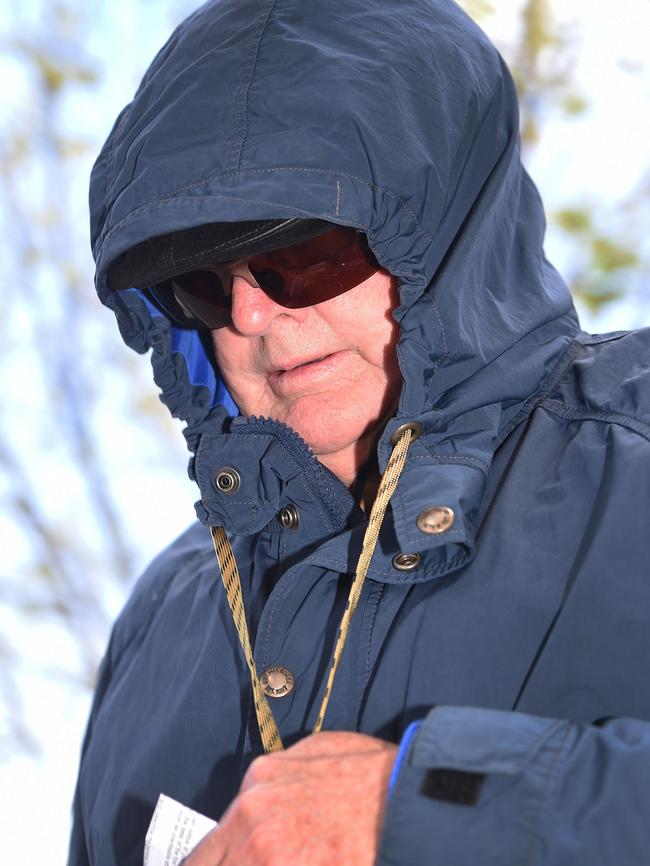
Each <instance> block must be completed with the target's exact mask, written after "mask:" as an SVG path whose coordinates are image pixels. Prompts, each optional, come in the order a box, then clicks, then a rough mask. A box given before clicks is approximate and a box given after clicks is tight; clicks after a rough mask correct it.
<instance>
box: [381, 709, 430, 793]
mask: <svg viewBox="0 0 650 866" xmlns="http://www.w3.org/2000/svg"><path fill="white" fill-rule="evenodd" d="M421 724H422V722H421V721H420V722H411V724H410V725H409V726H408V728H407V729H406V731H404V736H403V737H402V742H401V743H400V747H399V751H398V753H397V757H396V758H395V763H394V764H393V772H392V773H391V774H390V779H389V781H388V794H389V795H390V793H391V791H392V790H393V788H394V786H395V782H397V777H398V775H399V771H400V768H401V766H402V764H403V762H404V758H405V757H406V753H407V752H408V750H409V746H410V745H411V740H412V739H413V737H414V736H415V734H416V733H417V731H418V729H419V727H420V725H421Z"/></svg>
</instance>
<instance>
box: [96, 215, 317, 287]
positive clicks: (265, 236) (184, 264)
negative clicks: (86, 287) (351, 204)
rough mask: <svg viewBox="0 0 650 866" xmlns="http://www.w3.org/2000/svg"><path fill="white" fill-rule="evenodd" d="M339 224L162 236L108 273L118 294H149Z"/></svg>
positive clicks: (211, 228)
mask: <svg viewBox="0 0 650 866" xmlns="http://www.w3.org/2000/svg"><path fill="white" fill-rule="evenodd" d="M332 228H334V225H333V224H332V223H330V222H327V221H325V220H316V219H299V218H293V219H286V220H253V221H247V222H233V223H207V224H204V225H200V226H195V227H194V228H190V229H183V230H182V231H177V232H170V233H169V234H166V235H158V236H157V237H155V238H150V239H149V240H146V241H143V242H142V243H140V244H137V245H136V246H134V247H132V248H131V249H130V250H127V251H126V252H125V253H123V254H122V255H121V256H119V257H118V258H117V259H115V261H114V262H111V264H110V266H109V268H108V285H109V288H111V289H113V290H119V289H130V288H137V289H146V288H148V287H150V286H153V285H156V284H157V283H161V282H163V281H164V280H169V279H171V278H172V277H177V276H179V275H180V274H185V273H187V272H188V271H195V270H197V269H200V268H201V267H203V266H205V265H207V264H209V263H212V264H218V263H219V262H228V261H233V260H235V259H239V258H245V257H246V256H248V255H258V254H259V253H265V252H269V251H270V250H274V249H280V248H282V247H290V246H292V245H293V244H297V243H301V242H302V241H305V240H309V238H313V237H316V236H318V235H321V234H324V233H325V232H327V231H329V230H330V229H332Z"/></svg>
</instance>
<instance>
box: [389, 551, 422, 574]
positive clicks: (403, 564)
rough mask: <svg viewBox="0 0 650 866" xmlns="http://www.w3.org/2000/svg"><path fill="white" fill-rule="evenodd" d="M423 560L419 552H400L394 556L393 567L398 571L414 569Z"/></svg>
mask: <svg viewBox="0 0 650 866" xmlns="http://www.w3.org/2000/svg"><path fill="white" fill-rule="evenodd" d="M421 562H422V557H421V556H420V554H419V553H398V554H397V555H396V556H394V557H393V568H396V569H397V570H398V571H413V569H414V568H417V567H418V565H419V564H420V563H421Z"/></svg>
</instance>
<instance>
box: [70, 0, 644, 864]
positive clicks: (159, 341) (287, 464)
mask: <svg viewBox="0 0 650 866" xmlns="http://www.w3.org/2000/svg"><path fill="white" fill-rule="evenodd" d="M291 216H294V217H308V218H315V219H325V220H329V221H331V222H333V223H339V224H342V225H347V226H353V227H355V228H357V229H360V230H362V231H363V232H365V234H366V236H367V238H368V242H369V244H370V247H371V249H372V250H373V252H374V254H375V256H376V258H377V260H378V261H379V262H380V264H381V265H382V266H383V267H384V268H386V269H387V270H388V271H390V272H391V273H392V274H394V275H395V276H396V277H397V278H398V281H399V293H400V304H399V306H398V307H397V308H396V309H395V311H394V317H395V319H396V321H397V322H398V323H399V327H400V338H399V344H398V348H397V352H398V358H399V364H400V368H401V371H402V375H403V380H404V383H403V387H402V391H401V395H400V399H399V406H398V409H397V412H396V414H395V416H394V417H393V418H391V419H390V420H389V422H388V423H387V425H386V428H385V430H384V432H383V433H382V435H381V437H380V438H379V441H378V443H377V454H378V460H379V466H380V469H381V470H382V471H383V469H384V467H385V465H386V461H387V458H388V455H389V453H390V438H391V436H392V434H393V432H394V431H395V429H396V428H397V427H398V426H399V425H400V424H402V423H404V422H406V421H418V422H420V423H421V424H422V425H423V434H422V436H421V437H420V438H419V439H418V440H417V441H416V442H415V443H414V444H413V445H412V446H411V448H410V450H409V455H408V461H407V464H406V467H405V469H404V472H403V474H402V476H401V479H400V482H399V485H398V488H397V491H396V493H395V494H394V497H393V499H392V502H391V510H390V511H389V513H388V515H387V518H386V520H385V521H384V524H383V526H382V531H381V535H380V538H379V543H378V546H377V549H376V551H375V554H374V556H373V560H372V563H371V567H370V571H369V574H368V579H367V581H366V584H365V586H364V590H363V593H362V597H361V599H360V602H359V607H358V609H357V612H356V614H355V616H354V618H353V620H352V625H351V629H350V635H349V638H348V642H347V644H346V648H345V652H344V655H343V659H342V662H341V667H340V669H339V673H338V675H337V679H336V681H335V684H334V689H333V693H332V695H331V700H330V705H329V708H328V711H327V715H326V717H325V725H324V727H325V729H335V730H352V731H362V732H364V733H368V734H372V735H374V736H377V737H381V738H384V739H386V740H391V741H393V742H398V741H400V739H401V738H402V737H403V736H404V732H405V731H406V730H407V728H408V729H409V734H408V738H407V739H405V740H404V743H403V748H402V750H401V753H400V759H399V764H398V766H397V767H396V771H395V779H394V784H393V788H392V791H391V794H390V797H389V801H388V806H387V810H386V816H385V820H384V826H383V830H382V838H381V848H380V853H379V856H378V863H380V864H394V866H397V864H399V866H407V864H408V866H411V864H414V866H415V864H417V866H423V864H429V863H430V864H434V863H453V864H457V866H464V864H475V863H476V862H481V863H484V864H495V866H496V864H499V866H503V864H505V863H519V862H521V863H524V862H525V863H531V864H533V863H535V864H549V866H550V864H553V866H558V864H569V863H570V864H573V866H580V864H587V863H589V864H593V863H594V862H597V863H600V864H605V863H606V864H617V866H620V864H641V863H647V862H648V857H649V855H648V850H650V845H649V843H650V831H648V825H647V818H646V815H645V813H646V812H647V802H648V799H649V798H650V781H649V780H650V724H649V720H650V689H649V688H648V676H647V671H648V670H649V669H650V632H649V630H648V625H647V622H648V611H649V610H650V574H649V570H648V564H647V561H648V557H647V545H646V543H645V540H646V536H647V527H648V525H649V524H650V520H649V517H650V481H649V478H650V473H649V469H650V443H649V441H648V440H649V438H650V426H649V425H650V376H649V373H648V370H649V367H650V348H649V347H650V334H649V333H648V332H636V333H616V334H609V335H605V336H599V337H592V336H589V335H586V334H584V333H583V332H581V331H580V330H579V326H578V323H577V319H576V316H575V313H574V310H573V307H572V303H571V299H570V296H569V293H568V290H567V288H566V286H565V284H564V283H563V281H562V279H561V278H560V277H559V276H558V274H557V273H556V271H555V270H554V269H553V267H552V266H551V265H550V264H549V263H548V261H547V260H546V258H545V256H544V252H543V235H544V215H543V209H542V204H541V202H540V199H539V196H538V194H537V191H536V189H535V187H534V185H533V183H532V182H531V180H530V178H529V177H528V175H527V174H526V172H525V171H524V169H523V168H522V166H521V162H520V150H519V141H518V113H517V102H516V96H515V91H514V87H513V83H512V80H511V77H510V75H509V73H508V71H507V70H506V69H505V67H504V65H503V62H502V61H501V59H500V57H499V56H498V54H497V53H496V51H495V50H494V48H493V47H492V46H491V45H490V43H489V42H488V40H487V39H486V37H485V36H484V35H483V34H482V32H481V31H480V30H479V29H478V28H477V27H476V26H475V25H474V24H473V23H472V22H471V21H470V20H469V19H468V18H467V16H466V15H465V14H464V13H463V12H461V11H460V10H459V8H458V7H456V6H455V5H454V4H453V3H451V2H448V0H351V2H348V3H345V4H343V5H337V4H332V3H331V2H327V0H211V2H208V3H207V4H205V5H203V6H202V7H200V8H199V9H198V10H197V11H196V12H195V13H194V14H193V15H192V16H191V17H190V18H188V19H187V20H186V21H185V22H184V23H183V24H182V25H181V26H180V27H179V28H178V29H177V30H176V31H175V32H174V34H173V35H172V36H171V38H170V39H169V41H168V42H167V44H166V45H165V46H164V47H163V48H162V50H161V51H160V52H159V54H158V55H157V57H156V58H155V60H154V61H153V63H152V65H151V67H150V69H149V71H148V72H147V73H146V75H145V77H144V80H143V82H142V84H141V86H140V88H139V90H138V91H137V93H136V95H135V97H134V99H133V101H132V102H131V104H130V105H128V106H127V107H126V108H125V109H124V111H123V112H122V113H121V115H120V116H119V118H118V120H117V122H116V124H115V126H114V128H113V130H112V132H111V134H110V136H109V138H108V141H107V143H106V145H105V146H104V148H103V150H102V152H101V154H100V156H99V158H98V160H97V163H96V165H95V168H94V171H93V175H92V183H91V217H92V246H93V252H94V256H95V260H96V264H97V276H96V283H97V289H98V293H99V296H100V298H101V300H102V301H103V302H104V303H105V304H106V305H107V306H109V307H111V308H112V309H113V310H114V311H115V314H116V317H117V321H118V324H119V327H120V330H121V333H122V335H123V337H124V340H125V341H126V343H127V344H128V345H129V346H131V347H132V348H133V349H135V350H136V351H138V352H141V353H142V352H146V351H148V350H151V360H152V365H153V372H154V378H155V381H156V383H157V385H158V387H159V389H160V391H161V399H162V400H163V402H164V403H165V404H166V405H167V406H168V408H169V410H170V411H171V412H172V414H173V415H174V416H176V417H179V418H181V419H183V421H184V422H185V423H186V428H185V436H186V439H187V444H188V447H189V450H190V452H191V459H190V464H189V472H190V475H191V477H192V478H193V479H195V480H196V482H197V485H198V487H199V491H200V499H199V501H198V502H197V504H196V511H197V516H198V522H197V523H196V524H195V525H194V526H192V527H191V528H190V529H188V531H187V532H186V533H184V534H183V535H182V536H181V537H180V538H179V539H177V540H176V541H175V542H174V543H173V544H172V545H171V546H170V547H169V548H167V549H166V550H165V551H164V552H163V553H162V554H161V555H160V556H159V557H158V558H157V559H156V560H155V561H154V562H153V563H152V565H151V566H150V567H149V568H148V569H147V571H146V572H145V574H144V575H143V577H142V578H141V579H140V581H139V582H138V584H137V586H136V588H135V590H134V592H133V595H132V597H131V599H130V600H129V601H128V603H127V605H126V607H125V609H124V611H123V613H122V614H121V616H120V618H119V620H118V622H117V623H116V625H115V628H114V630H113V634H112V637H111V641H110V645H109V648H108V651H107V654H106V657H105V659H104V662H103V665H102V669H101V672H100V676H99V682H98V686H97V691H96V696H95V701H94V706H93V710H92V714H91V718H90V721H89V725H88V731H87V734H86V739H85V742H84V747H83V754H82V760H81V767H80V775H79V782H78V788H77V794H76V799H75V825H74V831H73V837H72V843H71V849H70V859H69V864H70V866H91V864H92V866H140V863H141V861H142V852H143V844H144V836H145V832H146V828H147V825H148V823H149V820H150V818H151V815H152V812H153V808H154V805H155V802H156V800H157V798H158V795H159V793H160V792H164V793H166V794H168V795H170V796H172V797H174V798H176V799H177V800H180V801H182V802H183V803H185V804H187V805H189V806H191V807H193V808H194V809H197V810H198V811H200V812H203V813H204V814H206V815H209V816H211V817H214V818H216V819H218V818H219V817H220V815H221V814H222V813H223V811H224V810H225V809H226V807H227V806H228V804H229V803H230V802H231V801H232V799H233V798H234V797H235V796H236V794H237V790H238V788H239V784H240V782H241V779H242V776H243V773H244V772H245V770H246V768H247V766H248V764H249V763H250V762H251V760H252V759H253V758H254V757H255V756H257V755H258V754H260V753H261V751H262V746H261V743H260V737H259V733H258V730H257V724H256V720H255V714H254V712H253V708H252V703H251V686H250V680H249V678H248V672H247V669H246V665H245V662H244V659H243V656H242V652H241V649H240V646H239V643H238V639H237V634H236V631H235V629H234V627H233V623H232V617H231V614H230V610H229V608H228V605H227V602H226V598H225V593H224V591H223V588H222V585H221V581H220V578H219V573H218V568H217V563H216V560H215V558H214V552H213V550H212V545H211V540H210V533H209V530H208V526H210V525H220V526H224V527H225V529H226V531H227V533H228V535H229V537H230V541H231V544H232V546H233V549H234V552H235V555H236V558H237V561H238V564H239V571H240V574H241V576H242V583H243V591H244V600H245V604H246V609H247V613H248V617H249V622H250V629H251V635H252V639H253V641H254V655H255V662H256V666H257V669H258V671H259V672H262V671H263V670H265V669H266V668H268V667H269V666H273V665H282V666H285V667H287V668H288V669H289V670H290V671H291V672H292V674H293V676H294V680H295V687H294V689H293V691H292V692H291V693H290V694H288V695H286V696H285V697H283V698H280V699H277V700H272V701H271V704H272V710H273V714H274V716H275V718H276V721H277V725H278V728H279V730H280V733H281V736H282V739H283V741H284V742H285V744H287V745H290V744H292V743H294V742H296V741H297V740H298V739H300V738H302V737H303V736H305V735H307V734H308V733H310V732H311V729H312V726H313V723H314V718H315V715H316V713H317V711H318V708H319V705H320V698H321V696H322V691H323V688H324V680H325V676H326V673H327V668H328V663H329V659H330V654H331V652H332V648H333V644H334V640H335V636H336V628H337V626H338V622H339V619H340V615H341V613H342V608H343V605H344V604H345V598H346V596H347V589H348V586H349V582H350V578H351V576H352V575H353V574H354V571H355V566H356V563H357V559H358V556H359V551H360V547H361V540H362V537H363V532H364V529H365V526H366V517H365V515H364V514H363V512H362V511H361V510H360V508H359V507H358V505H357V504H356V503H355V502H354V500H353V498H352V497H351V495H350V493H349V491H348V490H347V488H346V487H345V486H344V485H343V484H342V483H341V482H340V481H339V480H338V479H337V478H336V477H335V476H334V475H332V473H330V472H329V471H328V470H327V469H326V468H325V467H323V466H322V465H321V464H320V463H319V462H318V460H317V459H316V458H315V457H314V455H313V454H312V453H311V452H310V451H309V449H308V448H307V446H306V445H305V443H304V442H303V441H302V440H301V439H300V438H299V437H298V436H297V434H296V433H295V432H294V431H292V430H290V429H289V428H287V427H285V426H283V425H281V424H279V423H277V422H274V421H273V420H271V419H264V418H243V417H240V416H239V413H238V410H237V407H236V406H235V405H234V403H233V400H232V398H231V397H230V395H229V394H228V391H227V389H226V387H225V385H224V383H223V382H222V381H221V380H220V378H219V372H218V370H216V369H215V365H214V363H213V361H212V360H211V357H210V355H209V353H208V352H207V351H206V349H205V346H204V342H203V341H202V339H201V337H200V335H199V334H197V333H196V332H194V331H190V330H181V329H178V328H176V327H175V326H172V325H171V324H170V322H169V321H168V320H167V319H166V318H165V317H164V315H162V314H161V313H160V312H159V311H158V310H157V309H156V308H155V307H153V306H152V305H151V304H149V303H148V302H147V301H146V300H145V299H144V297H143V296H142V294H141V293H140V292H138V291H136V290H135V289H134V290H126V291H122V292H111V291H109V289H108V286H107V276H106V274H107V269H108V267H109V266H110V264H111V262H113V261H115V260H116V259H117V257H118V256H120V255H121V254H122V253H124V252H125V251H127V250H129V249H130V248H132V247H133V246H134V245H136V244H138V243H141V242H142V241H145V240H147V239H149V238H151V237H154V236H158V235H162V234H165V233H168V232H172V231H176V230H181V229H185V228H190V227H192V226H197V225H202V224H206V223H211V222H219V221H234V220H250V219H266V218H268V219H279V218H286V217H291ZM170 254H171V253H170ZM223 466H229V467H234V468H236V469H237V471H238V472H239V475H240V477H241V487H240V489H239V490H238V491H237V493H236V494H234V495H229V496H227V495H224V494H223V493H222V492H220V490H219V489H218V487H217V486H216V485H215V483H214V478H215V474H216V473H217V471H218V470H219V468H220V467H223ZM290 505H292V506H293V507H294V508H296V509H297V512H298V515H299V526H298V528H297V529H295V528H294V529H291V528H287V527H285V526H284V525H283V524H282V522H281V521H280V520H279V519H278V514H279V512H281V510H282V509H284V508H286V507H287V506H290ZM432 506H433V507H435V506H446V507H447V508H449V509H452V511H453V514H454V521H453V524H452V525H451V526H450V527H449V528H448V529H447V531H445V532H441V533H437V534H430V533H424V532H422V531H420V530H419V529H418V527H417V522H416V521H417V517H418V515H419V514H420V513H421V512H422V511H423V510H424V509H427V508H430V507H432ZM401 553H409V554H413V553H417V554H419V559H418V558H415V559H413V558H412V559H411V562H413V561H415V563H416V564H415V567H413V568H411V569H410V570H403V569H400V568H398V567H396V565H397V564H399V562H400V560H399V558H398V559H396V557H399V554H401ZM414 721H421V724H420V725H419V727H417V728H416V729H414V728H413V727H409V725H410V723H412V722H414Z"/></svg>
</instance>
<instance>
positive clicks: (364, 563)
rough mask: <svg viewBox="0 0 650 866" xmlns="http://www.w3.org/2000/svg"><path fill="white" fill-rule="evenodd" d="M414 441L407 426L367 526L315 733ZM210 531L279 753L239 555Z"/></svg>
mask: <svg viewBox="0 0 650 866" xmlns="http://www.w3.org/2000/svg"><path fill="white" fill-rule="evenodd" d="M412 438H416V437H415V436H414V432H413V430H412V428H410V427H407V428H406V429H405V430H404V432H403V433H402V434H401V436H400V438H399V439H398V440H397V443H396V444H395V446H394V448H393V450H392V452H391V455H390V457H389V459H388V463H387V465H386V471H385V472H384V474H383V475H382V478H381V481H380V482H379V489H378V490H377V496H376V497H375V501H374V503H373V505H372V509H371V511H370V518H369V519H368V526H367V527H366V532H365V535H364V537H363V546H362V548H361V555H360V556H359V561H358V563H357V568H356V573H355V575H354V579H353V581H352V585H351V587H350V593H349V595H348V600H347V603H346V606H345V611H344V612H343V616H342V617H341V623H340V625H339V630H338V635H337V638H336V645H335V647H334V652H333V653H332V663H331V666H330V670H329V674H328V677H327V684H326V686H325V693H324V695H323V700H322V702H321V706H320V710H319V712H318V717H317V718H316V723H315V725H314V733H317V732H318V731H320V730H321V729H322V727H323V720H324V718H325V713H326V711H327V705H328V703H329V699H330V695H331V693H332V686H333V684H334V677H335V676H336V672H337V670H338V667H339V662H340V660H341V656H342V655H343V649H344V647H345V641H346V640H347V636H348V631H349V627H350V621H351V619H352V617H353V615H354V612H355V610H356V609H357V604H358V603H359V598H360V596H361V590H362V588H363V582H364V580H365V579H366V574H367V573H368V568H369V567H370V560H371V559H372V555H373V553H374V551H375V547H376V545H377V540H378V538H379V532H380V530H381V525H382V523H383V521H384V516H385V514H386V509H387V508H388V503H389V502H390V498H391V496H392V495H393V493H394V492H395V489H396V487H397V483H398V481H399V478H400V475H401V474H402V470H403V469H404V465H405V464H406V457H407V454H408V449H409V445H410V444H411V440H412ZM210 532H211V534H212V541H213V543H214V549H215V553H216V554H217V559H218V561H219V568H220V570H221V579H222V580H223V585H224V587H225V590H226V596H227V598H228V604H229V605H230V610H231V611H232V616H233V620H234V623H235V628H236V629H237V634H238V635H239V640H240V643H241V646H242V649H243V651H244V656H245V657H246V663H247V664H248V670H249V672H250V677H251V683H252V685H253V700H254V702H255V713H256V715H257V723H258V725H259V728H260V734H261V736H262V743H263V744H264V751H265V752H267V753H268V752H277V751H280V750H282V748H283V746H282V740H281V739H280V733H279V731H278V727H277V725H276V723H275V719H274V718H273V713H272V712H271V708H270V706H269V702H268V699H267V697H266V695H265V694H264V691H263V689H262V686H261V684H260V681H259V679H258V676H257V671H256V670H255V660H254V658H253V650H252V648H251V643H250V637H249V634H248V625H247V624H246V612H245V610H244V600H243V597H242V590H241V582H240V578H239V571H238V570H237V562H236V560H235V555H234V553H233V551H232V547H231V546H230V542H229V541H228V537H227V535H226V533H225V530H224V528H223V527H222V526H211V527H210Z"/></svg>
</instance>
